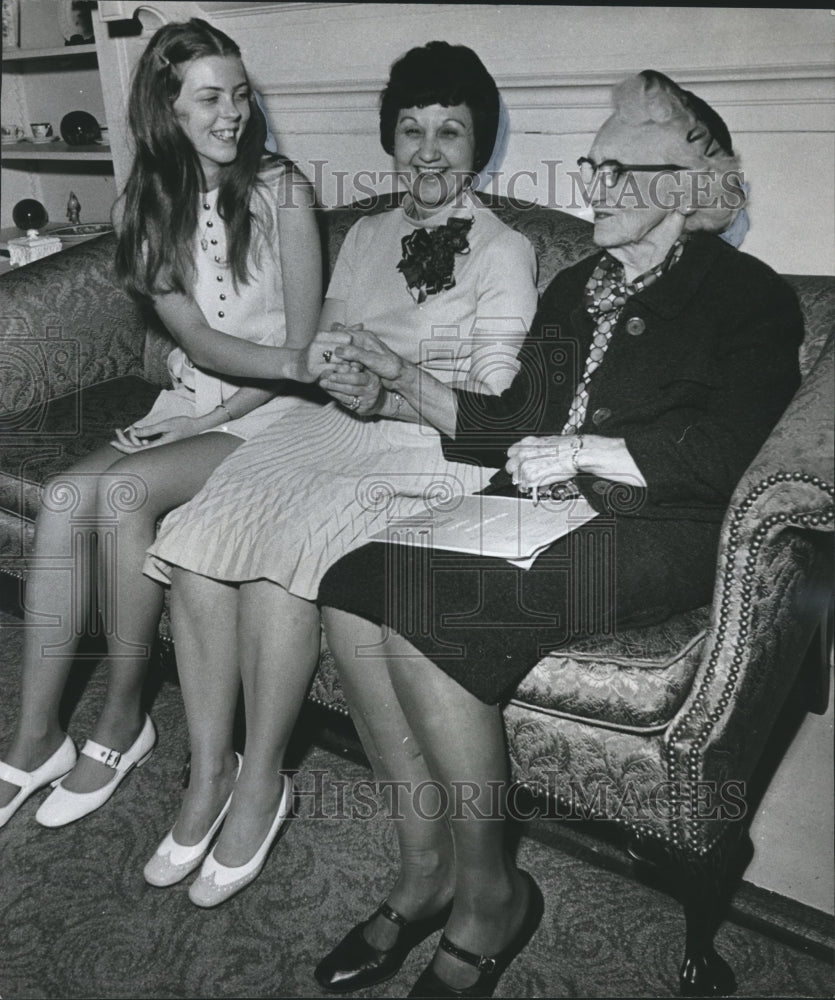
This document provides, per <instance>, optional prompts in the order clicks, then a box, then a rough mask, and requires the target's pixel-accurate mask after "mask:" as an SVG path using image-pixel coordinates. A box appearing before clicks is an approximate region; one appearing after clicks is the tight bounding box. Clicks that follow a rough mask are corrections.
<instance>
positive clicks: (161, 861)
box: [142, 753, 243, 889]
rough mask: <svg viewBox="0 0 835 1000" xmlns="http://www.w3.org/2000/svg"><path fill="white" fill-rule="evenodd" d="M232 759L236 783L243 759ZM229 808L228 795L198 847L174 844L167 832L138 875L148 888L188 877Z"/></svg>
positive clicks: (237, 754) (206, 849)
mask: <svg viewBox="0 0 835 1000" xmlns="http://www.w3.org/2000/svg"><path fill="white" fill-rule="evenodd" d="M235 756H236V757H237V758H238V770H237V772H236V773H235V780H236V781H237V778H238V775H239V774H240V773H241V764H243V757H241V755H240V754H239V753H236V754H235ZM231 804H232V793H231V792H230V793H229V798H228V799H227V800H226V802H225V803H224V805H223V807H222V809H221V810H220V812H219V813H218V814H217V818H216V819H215V821H214V823H212V825H211V826H210V827H209V832H208V833H207V834H206V836H205V837H204V838H203V839H202V840H201V841H200V842H199V843H197V844H193V845H191V846H190V847H187V846H185V845H183V844H180V843H178V842H177V841H176V840H175V839H174V831H173V830H169V831H168V833H167V834H166V835H165V837H164V838H163V840H162V843H161V844H160V845H159V847H158V848H157V849H156V853H155V854H154V856H153V857H152V858H151V860H150V861H149V862H148V864H147V865H145V868H144V870H143V872H142V874H143V875H144V876H145V881H146V882H147V883H148V884H149V885H155V886H157V887H158V888H160V889H162V888H165V887H167V886H169V885H176V884H177V883H178V882H181V881H182V880H183V879H184V878H185V877H186V875H190V874H191V873H192V872H193V871H194V869H195V868H196V867H197V866H198V865H199V864H200V862H201V861H202V860H203V858H205V856H206V852H207V851H208V850H209V844H210V843H211V842H212V837H214V835H215V834H216V833H217V831H218V830H219V829H220V824H221V823H222V822H223V820H224V819H225V818H226V814H227V813H228V812H229V806H230V805H231Z"/></svg>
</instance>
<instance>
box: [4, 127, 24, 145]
mask: <svg viewBox="0 0 835 1000" xmlns="http://www.w3.org/2000/svg"><path fill="white" fill-rule="evenodd" d="M0 133H2V136H3V142H17V141H18V140H19V139H22V138H23V136H24V135H25V133H24V131H23V129H22V128H21V127H20V126H19V125H2V126H0Z"/></svg>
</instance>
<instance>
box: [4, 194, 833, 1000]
mask: <svg viewBox="0 0 835 1000" xmlns="http://www.w3.org/2000/svg"><path fill="white" fill-rule="evenodd" d="M493 207H494V210H496V211H497V212H498V213H499V214H500V215H501V217H502V218H504V219H505V221H507V222H508V223H509V224H510V225H512V226H513V227H514V228H517V229H519V230H520V231H522V232H524V233H525V234H526V235H527V236H528V237H529V238H530V239H531V241H532V242H533V244H534V246H535V248H536V250H537V254H538V258H539V286H540V289H543V288H544V287H545V286H546V285H547V284H548V282H549V281H550V280H551V278H552V277H553V276H554V274H556V272H557V271H558V270H560V269H561V268H562V267H564V266H567V265H568V264H570V263H572V262H573V261H575V260H577V259H579V258H581V257H583V256H585V255H586V254H588V253H589V252H590V251H591V249H592V242H591V229H590V226H588V224H586V223H584V222H582V221H580V220H577V219H575V218H573V217H571V216H569V215H566V214H564V213H561V212H558V211H552V210H548V209H545V208H541V207H536V206H529V205H528V206H524V205H515V204H511V203H509V202H507V201H503V200H497V201H494V203H493ZM356 216H357V210H356V209H355V208H351V209H338V210H333V211H329V212H325V213H323V214H322V225H323V247H324V253H325V256H326V260H327V262H329V263H330V262H332V261H333V260H334V259H335V256H336V253H337V251H338V248H339V246H340V244H341V241H342V239H343V238H344V235H345V232H346V231H347V229H348V227H349V226H350V224H351V223H352V222H353V220H354V219H355V218H356ZM114 245H115V244H114V240H113V238H112V237H102V238H100V239H97V240H94V241H91V242H89V243H86V244H83V245H81V246H77V247H75V248H72V249H68V250H66V251H64V252H62V253H61V254H59V255H57V256H53V257H50V258H48V259H46V260H43V261H39V262H37V263H35V264H32V265H30V266H28V267H25V268H21V269H19V270H18V271H16V272H12V273H9V274H6V275H4V276H2V278H0V338H1V340H0V356H1V357H2V375H0V390H1V391H2V394H1V395H0V570H2V573H4V574H6V578H7V581H8V580H13V579H14V578H15V577H17V578H20V579H22V578H23V577H24V576H25V572H26V563H27V556H28V555H29V553H30V552H31V542H32V535H33V522H34V518H35V515H36V513H37V509H38V504H39V491H40V485H41V484H42V483H43V482H44V480H45V479H46V477H48V476H50V475H52V474H54V473H56V472H59V471H60V470H62V469H63V468H66V467H67V466H68V465H69V464H71V463H72V461H73V460H74V459H75V458H76V457H78V456H80V455H82V454H84V453H86V452H87V451H88V450H89V449H90V448H91V447H93V446H94V445H95V444H98V443H100V442H102V441H106V440H108V439H109V437H110V434H111V430H112V428H113V427H115V426H124V425H125V424H126V423H128V422H129V421H131V420H133V419H136V418H137V417H139V416H140V415H141V414H143V413H144V412H145V411H146V410H147V408H148V406H149V404H150V401H151V400H152V399H153V397H154V395H155V393H156V392H157V390H158V387H159V386H160V385H163V384H165V381H166V370H165V357H166V354H167V351H168V349H169V348H170V346H171V345H170V341H169V340H168V338H167V336H166V335H165V334H164V333H163V332H161V331H160V329H159V327H158V325H157V324H156V322H155V321H154V319H153V317H152V316H149V315H146V314H144V313H143V312H142V311H141V310H140V309H139V308H138V307H137V306H136V304H135V303H134V302H132V301H131V300H130V299H129V298H128V297H127V296H126V295H125V294H124V293H123V292H122V291H121V290H119V289H118V288H117V287H116V285H115V284H114V280H113V257H114ZM789 281H790V282H791V284H792V285H793V286H794V288H795V289H796V291H797V293H798V296H799V298H800V301H801V304H802V308H803V312H804V315H805V319H806V327H807V333H806V338H805V341H804V344H803V348H802V352H801V366H802V370H803V374H804V381H803V384H802V386H801V388H800V390H799V392H798V393H797V396H796V397H795V399H794V401H793V402H792V404H791V405H790V407H789V410H788V412H787V413H786V414H785V416H784V417H783V419H782V420H781V422H780V424H779V425H778V427H777V428H776V429H775V431H774V432H773V434H772V435H771V437H770V438H769V440H768V442H767V443H766V445H765V446H764V448H763V449H762V451H761V453H760V454H759V455H758V456H757V458H756V459H755V461H754V462H753V463H752V465H751V466H750V468H749V469H748V471H747V472H746V474H745V475H744V477H743V479H742V481H741V482H740V484H739V486H738V488H737V491H736V493H735V495H734V498H733V502H732V504H731V507H730V509H729V511H728V514H727V517H726V520H725V523H724V528H723V538H722V544H721V550H720V555H719V560H718V564H717V567H716V589H715V595H714V599H713V603H712V604H711V605H710V606H708V607H703V608H699V609H696V610H694V611H691V612H688V613H686V614H682V615H677V616H675V617H673V618H671V619H670V620H669V621H667V622H665V623H664V624H663V625H658V626H652V627H648V628H641V629H635V630H631V631H628V632H623V633H621V634H616V635H604V636H601V637H599V638H596V639H593V640H586V641H584V642H582V643H579V642H578V643H575V644H573V645H571V646H570V647H568V648H564V649H561V650H559V651H555V652H553V653H551V654H550V655H547V656H545V657H544V658H543V660H542V661H541V662H540V664H539V665H538V666H537V667H536V669H535V670H534V671H532V672H531V674H529V675H528V677H526V678H525V680H524V681H523V682H522V684H521V686H520V687H519V689H518V691H517V692H516V694H515V697H514V698H513V699H512V701H511V702H510V704H508V706H507V708H506V711H505V720H506V727H507V736H508V746H509V750H510V756H511V761H512V767H513V773H514V777H515V778H516V779H518V782H519V787H520V788H522V789H523V790H526V791H527V792H528V793H530V800H531V801H533V802H539V803H540V804H544V805H545V806H546V807H547V809H548V810H549V811H550V813H551V814H553V815H555V816H572V817H576V816H578V815H584V816H591V817H601V818H607V819H609V820H612V821H613V822H614V823H615V824H616V826H617V828H619V829H621V830H622V831H623V834H624V839H625V840H626V843H627V846H628V847H629V849H630V852H631V853H632V854H633V856H635V857H637V858H641V859H648V860H651V861H653V862H654V863H657V864H660V865H661V866H662V867H664V868H665V869H666V870H667V871H668V872H669V873H670V874H671V876H672V884H673V887H674V888H675V889H676V890H677V891H678V892H679V893H680V895H681V898H682V900H683V902H684V906H685V914H686V917H687V941H686V947H685V959H684V963H683V965H682V970H681V985H682V991H683V992H684V993H686V994H691V995H710V994H716V993H729V992H732V991H733V989H734V981H733V975H732V973H731V971H730V969H729V968H728V967H727V965H726V964H725V963H724V961H723V960H722V959H721V958H720V957H719V956H718V955H717V954H716V952H715V951H714V949H713V943H712V942H713V934H714V931H715V928H716V925H717V922H718V920H719V919H720V916H721V906H722V902H723V900H724V899H725V898H726V897H727V893H728V890H729V888H730V886H731V885H732V881H733V878H734V877H735V876H737V875H739V874H740V873H741V871H742V870H743V869H744V867H745V865H746V864H747V862H748V860H749V859H750V839H749V838H748V836H747V823H746V821H745V820H746V814H747V813H749V812H750V804H751V803H750V802H749V801H748V800H747V798H746V793H747V783H748V782H749V781H750V779H751V777H752V775H753V773H754V772H755V769H756V767H757V764H758V762H759V761H760V758H761V757H762V755H763V752H764V748H765V747H766V744H767V741H768V738H769V734H770V733H771V730H772V728H773V726H774V723H775V720H776V718H777V716H778V713H779V711H780V708H781V705H782V703H783V701H784V700H785V698H786V696H787V693H788V692H789V690H790V689H791V688H792V685H793V683H794V680H795V678H796V676H797V675H798V672H799V671H800V669H801V666H802V665H803V664H804V663H806V664H808V663H809V660H810V657H811V656H812V653H810V652H809V650H810V649H811V650H812V651H813V653H814V652H816V653H817V654H818V660H820V653H819V650H820V646H821V642H820V639H821V636H823V643H822V645H823V647H824V651H826V649H827V643H830V644H831V636H830V637H829V638H828V639H827V634H826V627H825V624H824V625H822V623H824V622H825V621H826V617H827V613H828V609H829V607H830V597H831V540H832V534H831V532H832V525H833V488H832V483H833V468H832V463H833V427H832V404H833V399H835V388H834V387H833V350H832V346H833V345H832V329H833V318H835V295H833V289H834V288H835V280H833V279H829V278H823V277H812V276H790V277H789ZM114 503H118V498H115V499H114ZM115 513H116V511H114V514H115ZM829 620H830V621H831V618H830V619H829ZM822 627H823V629H824V631H823V633H822V632H821V629H822ZM161 630H162V635H163V638H164V639H165V642H166V643H167V644H168V646H169V647H170V639H169V638H168V636H169V633H168V630H167V622H166V621H165V620H164V621H163V623H162V625H161ZM816 637H817V640H818V641H817V642H816V641H813V640H815V639H816ZM309 697H310V700H311V702H313V703H315V704H316V705H319V706H323V707H325V708H327V709H329V710H332V711H333V712H335V713H338V714H341V715H342V716H344V715H347V709H346V707H345V703H344V700H343V698H342V694H341V691H340V689H339V683H338V679H337V676H336V672H335V669H334V665H333V662H332V658H331V657H330V654H329V653H328V651H327V649H323V653H322V656H321V660H320V668H319V671H318V673H317V675H316V677H315V678H314V681H313V684H312V687H311V691H310V696H309Z"/></svg>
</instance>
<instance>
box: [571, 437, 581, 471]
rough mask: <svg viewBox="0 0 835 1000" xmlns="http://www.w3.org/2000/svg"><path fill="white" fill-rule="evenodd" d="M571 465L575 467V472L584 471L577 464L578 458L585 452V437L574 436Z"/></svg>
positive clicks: (572, 438)
mask: <svg viewBox="0 0 835 1000" xmlns="http://www.w3.org/2000/svg"><path fill="white" fill-rule="evenodd" d="M570 444H571V464H572V465H573V466H574V471H575V472H582V471H583V470H582V469H581V468H580V466H579V465H578V464H577V456H578V455H579V454H580V452H581V451H582V450H583V435H582V434H573V435H572V436H571V442H570Z"/></svg>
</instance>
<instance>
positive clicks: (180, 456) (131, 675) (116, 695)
mask: <svg viewBox="0 0 835 1000" xmlns="http://www.w3.org/2000/svg"><path fill="white" fill-rule="evenodd" d="M240 443H241V442H240V439H239V438H236V437H234V436H233V435H229V434H204V435H199V436H197V437H194V438H187V439H185V440H183V441H178V442H175V443H174V444H171V445H166V446H164V447H160V448H152V449H148V450H147V451H143V452H138V453H136V454H134V455H131V456H125V455H123V454H122V453H121V452H118V451H116V450H115V449H114V448H111V447H110V446H106V447H104V448H101V449H98V450H97V451H96V452H93V453H92V454H91V455H89V456H87V457H86V458H84V459H83V460H82V461H80V462H79V463H77V464H76V465H75V466H74V467H73V469H71V470H70V471H69V472H68V473H66V474H64V475H62V476H59V477H56V479H55V480H54V483H53V484H52V485H51V486H48V487H47V488H46V490H45V491H44V503H43V506H42V510H41V514H40V515H39V518H38V527H37V533H36V542H35V556H36V559H35V563H34V566H33V569H32V571H31V572H30V574H29V579H28V582H27V598H26V624H27V629H26V635H25V638H24V657H23V678H22V684H21V696H20V698H21V702H20V712H19V715H18V725H17V730H16V734H15V737H14V740H13V743H12V745H11V747H10V748H9V751H8V753H7V754H6V755H5V756H4V758H3V759H4V760H6V762H7V763H9V764H11V765H13V766H15V767H20V768H22V769H23V770H27V771H29V770H32V769H33V768H35V767H37V766H39V765H40V764H41V763H43V761H44V760H46V759H47V757H49V755H50V754H51V753H53V752H54V750H55V749H57V747H58V746H59V745H60V743H61V740H62V739H63V735H64V734H63V732H62V730H61V727H60V724H59V721H58V709H59V706H60V702H61V696H62V694H63V691H64V688H65V686H66V681H67V676H68V674H69V670H70V667H71V665H72V662H73V658H74V655H75V652H76V649H77V646H78V640H79V639H80V637H81V635H82V634H83V631H84V627H85V626H89V625H90V624H92V623H94V615H95V614H96V609H95V607H94V596H95V594H96V586H95V582H94V581H95V580H96V577H97V570H96V567H94V566H92V565H91V564H90V559H91V558H92V555H91V553H92V552H93V550H94V547H93V546H92V544H91V535H92V534H93V533H94V532H97V533H99V536H100V538H104V539H108V538H109V539H111V540H112V539H115V540H116V543H117V547H116V549H115V550H114V549H110V550H109V556H110V562H111V563H114V561H115V570H116V572H113V566H112V565H111V566H110V567H106V569H108V568H109V570H110V572H109V573H108V574H107V576H106V578H105V581H104V584H103V586H104V588H105V591H106V590H107V589H108V588H112V589H111V594H115V598H116V599H115V601H113V602H112V606H111V607H110V608H105V609H104V615H105V623H104V624H105V629H106V631H107V632H108V633H109V634H108V635H107V638H108V646H109V648H113V647H114V646H115V647H116V648H115V649H114V650H113V652H114V654H115V655H114V657H113V659H112V660H111V670H110V676H109V683H108V689H107V694H106V697H105V703H104V706H103V708H102V712H101V715H100V717H99V721H98V723H97V725H96V728H95V730H94V732H93V733H92V734H91V735H92V737H93V739H95V740H96V741H97V742H99V743H102V744H104V745H105V746H112V747H114V748H115V749H117V750H121V751H123V750H127V749H128V748H129V747H130V745H131V744H132V743H133V742H134V740H135V739H136V736H137V735H138V733H139V730H140V729H141V726H142V722H143V712H142V707H141V695H142V685H143V682H144V679H145V675H146V672H147V664H148V651H149V649H150V646H151V644H152V642H153V637H154V634H155V631H156V627H157V624H158V621H159V615H160V611H161V608H162V590H161V588H160V587H159V585H158V584H156V583H154V582H153V581H151V580H150V579H148V578H147V577H144V576H143V575H142V572H141V568H142V563H143V561H144V557H145V549H146V548H147V547H148V545H149V544H150V543H151V541H152V540H153V537H154V530H155V525H156V520H157V518H158V517H159V516H160V515H161V514H163V513H165V512H166V511H167V510H170V509H172V508H173V507H176V506H178V505H179V504H181V503H184V502H185V501H186V500H189V499H190V498H191V497H192V496H193V495H194V494H195V493H196V492H197V490H198V489H199V488H200V487H201V486H202V485H203V483H205V481H206V479H207V478H208V476H209V475H210V474H211V472H212V471H213V470H214V469H215V468H216V467H217V466H218V465H219V464H220V462H221V461H222V460H223V459H224V458H225V457H226V456H227V455H228V454H230V453H231V452H232V451H233V450H234V449H235V448H236V447H237V446H238V445H239V444H240ZM62 484H64V485H62ZM137 491H138V492H137ZM131 497H135V498H137V501H136V503H131V499H130V498H131ZM143 498H144V499H143ZM71 500H74V501H75V502H74V503H70V502H69V501H71ZM120 507H121V508H125V507H127V508H128V509H127V510H125V509H121V510H120V509H119V508H120ZM132 507H133V508H135V509H131V508H132ZM72 532H74V533H75V535H74V537H75V539H76V542H77V543H79V542H80V543H81V544H76V545H75V547H74V549H73V550H71V548H70V545H71V533H72ZM71 551H73V552H76V553H77V556H76V557H75V558H73V557H72V556H71ZM61 563H63V564H64V565H60V564H61ZM56 565H57V568H55V567H56ZM105 596H106V594H105ZM111 777H112V771H111V770H110V769H109V768H107V767H105V766H104V765H102V764H99V763H97V762H95V761H93V760H91V759H89V758H87V757H80V758H79V762H78V764H77V765H76V768H75V769H74V770H73V772H72V773H71V774H70V775H68V776H67V778H66V779H65V785H66V787H67V788H69V789H70V790H72V791H78V792H85V791H92V790H93V789H95V788H98V787H101V785H102V784H104V783H105V782H106V781H107V780H109V779H110V778H111ZM16 791H17V789H16V788H15V787H14V786H13V785H9V784H7V783H5V782H2V781H0V805H4V804H5V803H6V802H8V801H10V800H11V798H12V797H13V796H14V794H15V793H16Z"/></svg>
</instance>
